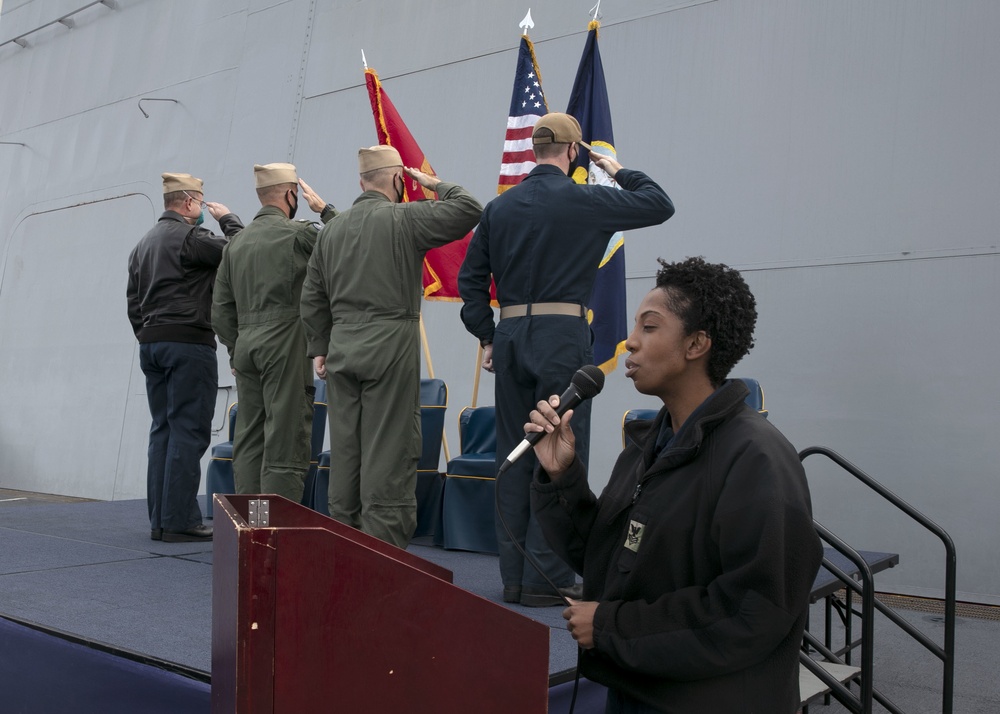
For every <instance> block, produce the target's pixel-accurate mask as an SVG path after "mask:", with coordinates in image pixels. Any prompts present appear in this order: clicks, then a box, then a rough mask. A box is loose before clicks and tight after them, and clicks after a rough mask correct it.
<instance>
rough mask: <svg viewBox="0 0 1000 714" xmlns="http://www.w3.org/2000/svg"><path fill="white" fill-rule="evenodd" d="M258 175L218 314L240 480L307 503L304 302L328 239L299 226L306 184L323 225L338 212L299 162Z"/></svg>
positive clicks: (225, 262)
mask: <svg viewBox="0 0 1000 714" xmlns="http://www.w3.org/2000/svg"><path fill="white" fill-rule="evenodd" d="M253 170H254V180H255V183H256V186H257V197H258V198H259V199H260V203H261V206H262V208H261V209H260V211H258V213H257V215H256V216H254V219H253V221H251V222H250V225H248V226H247V227H246V228H245V229H243V230H242V231H240V233H239V234H238V235H237V236H236V237H235V238H234V239H233V240H232V242H231V243H230V244H229V245H228V246H226V250H225V251H224V253H223V255H222V264H221V265H220V266H219V275H218V278H217V279H216V283H215V295H214V300H213V306H212V323H213V325H214V327H215V331H216V332H217V333H218V335H219V339H220V340H221V341H222V343H223V344H224V345H225V346H226V347H227V348H228V349H229V361H230V364H231V366H232V369H233V373H234V374H235V375H236V389H237V391H238V393H239V405H240V406H239V416H238V417H237V419H236V434H235V437H234V439H233V476H234V477H235V480H236V491H237V493H276V494H278V495H280V496H284V497H285V498H288V499H290V500H292V501H295V502H299V501H300V500H301V499H302V488H303V484H304V483H305V477H306V474H307V473H308V471H309V456H310V440H311V434H312V412H313V399H314V395H315V391H316V390H315V388H314V386H313V377H312V366H311V364H310V361H309V357H308V355H306V338H305V333H304V331H303V329H302V320H301V319H300V317H299V300H300V298H301V295H302V281H303V279H304V278H305V274H306V264H307V263H308V261H309V256H311V255H312V252H313V248H314V247H315V246H316V236H317V234H318V233H319V228H318V227H317V225H316V224H315V223H313V222H311V221H295V220H292V219H293V218H294V217H295V213H296V210H297V209H298V207H299V198H298V195H299V186H300V185H301V187H302V195H303V196H304V197H305V199H306V203H308V204H309V208H311V209H312V210H313V211H315V212H317V213H319V214H320V218H321V220H322V221H323V222H324V223H326V222H328V221H330V220H331V219H332V218H334V217H335V216H336V215H337V210H336V209H335V208H334V207H333V206H332V205H330V204H328V203H326V202H325V201H324V200H323V199H322V198H320V197H319V196H318V195H317V194H316V193H315V191H313V190H312V189H311V188H310V187H309V185H308V184H307V183H306V182H305V181H300V180H299V178H298V176H297V174H296V172H295V167H294V166H293V165H292V164H283V163H279V164H266V165H263V166H261V165H260V164H257V165H255V166H254V167H253Z"/></svg>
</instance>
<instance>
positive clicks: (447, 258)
mask: <svg viewBox="0 0 1000 714" xmlns="http://www.w3.org/2000/svg"><path fill="white" fill-rule="evenodd" d="M365 84H366V85H367V86H368V98H369V99H370V100H371V103H372V114H373V115H374V117H375V130H376V132H378V143H379V144H386V145H388V146H392V147H394V148H395V149H396V151H398V152H399V155H400V156H401V157H402V159H403V165H404V166H411V167H415V168H419V169H420V170H421V171H423V172H424V173H426V174H430V175H432V176H437V174H435V173H434V169H432V168H431V165H430V164H429V163H428V162H427V158H426V157H425V156H424V152H423V151H421V150H420V147H419V146H418V145H417V142H416V140H415V139H414V138H413V135H412V134H410V130H409V129H407V128H406V124H404V123H403V120H402V119H401V118H400V116H399V113H398V112H397V111H396V107H394V106H393V104H392V102H391V101H389V97H388V95H386V93H385V90H384V89H383V88H382V83H381V82H379V79H378V74H377V73H376V72H375V70H373V69H365ZM403 183H404V184H405V185H406V194H405V195H404V196H403V200H404V201H421V200H423V199H426V198H435V197H436V194H435V193H434V192H433V191H428V190H426V189H425V188H424V187H423V186H421V185H420V184H419V183H417V182H416V181H412V180H410V179H409V178H407V180H406V181H404V182H403ZM471 239H472V232H471V231H470V232H469V234H468V235H467V236H465V237H464V238H462V239H461V240H457V241H455V242H454V243H449V244H448V245H445V246H442V247H440V248H435V249H434V250H431V251H428V252H427V254H426V255H425V256H424V277H423V283H424V299H426V300H461V298H460V297H459V295H458V284H457V281H458V269H459V268H460V267H461V265H462V261H463V260H465V251H466V250H467V249H468V247H469V241H470V240H471Z"/></svg>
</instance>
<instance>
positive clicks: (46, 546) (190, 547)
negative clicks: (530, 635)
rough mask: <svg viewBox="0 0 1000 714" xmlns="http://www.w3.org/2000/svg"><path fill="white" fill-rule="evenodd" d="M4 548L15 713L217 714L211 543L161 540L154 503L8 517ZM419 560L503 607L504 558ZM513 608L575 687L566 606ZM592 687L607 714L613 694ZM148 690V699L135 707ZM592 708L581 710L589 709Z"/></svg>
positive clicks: (66, 506) (74, 506) (2, 576)
mask: <svg viewBox="0 0 1000 714" xmlns="http://www.w3.org/2000/svg"><path fill="white" fill-rule="evenodd" d="M0 539H2V547H0V616H3V617H4V618H6V619H2V620H0V630H2V632H0V643H2V644H0V689H2V690H3V691H4V700H5V704H4V711H5V712H6V711H11V712H25V713H26V714H27V713H29V712H50V711H60V712H70V711H81V712H83V711H101V712H111V711H122V712H125V711H129V712H136V711H143V712H145V711H149V712H160V711H163V712H167V711H186V712H205V713H206V714H207V712H208V711H209V696H210V689H209V684H208V682H209V681H210V676H211V673H210V670H211V631H212V628H211V619H212V611H211V607H212V582H211V578H212V567H211V566H212V545H211V543H204V544H203V543H194V544H192V543H163V542H160V541H153V540H150V538H149V528H148V521H147V518H146V504H145V502H144V501H115V502H77V503H57V504H44V505H33V506H31V507H25V508H7V509H3V511H2V521H0ZM410 551H411V552H412V553H414V554H415V555H418V556H419V557H422V558H425V559H427V560H429V561H432V562H434V563H437V564H439V565H441V566H442V567H445V568H448V569H449V570H451V571H452V572H453V573H454V583H455V585H457V586H459V587H462V588H464V589H466V590H469V591H470V592H473V593H475V594H477V595H479V596H481V597H484V598H487V599H490V600H493V601H495V602H501V593H502V587H501V583H500V578H499V572H498V567H497V560H496V557H495V556H491V555H482V554H477V553H464V552H457V551H445V550H442V549H440V548H435V547H432V546H430V545H417V544H414V545H411V546H410ZM507 607H509V608H511V609H513V610H516V611H518V612H520V613H521V614H523V615H525V616H527V617H530V618H532V619H535V620H537V621H539V622H542V623H543V624H545V625H547V626H548V627H549V628H550V629H549V631H550V660H549V671H550V676H551V677H552V678H553V681H559V680H560V679H564V678H565V673H566V672H567V671H569V670H572V669H574V668H575V666H576V646H575V643H574V642H573V640H572V638H571V637H570V636H569V633H568V632H567V631H566V629H565V622H564V621H563V619H562V617H561V611H562V608H559V607H552V608H542V609H531V608H524V607H521V606H519V605H508V606H507ZM484 646H485V644H484ZM566 689H567V688H566V687H565V686H562V687H556V688H554V689H553V694H552V700H551V701H550V709H549V710H550V711H552V712H557V711H565V710H566V709H567V708H568V693H567V692H566ZM63 690H65V691H63ZM582 690H583V694H582V696H583V697H585V698H586V699H593V701H594V703H595V706H597V708H596V709H592V710H593V711H602V709H603V692H602V689H601V688H600V687H598V686H597V685H593V684H590V683H585V685H584V687H583V688H582ZM130 692H134V694H135V696H136V697H139V699H138V700H136V699H132V698H130V697H131V696H132V695H131V694H130ZM144 692H146V693H149V697H148V701H146V702H145V704H144V705H143V707H136V706H134V704H135V702H136V701H141V700H143V698H145V697H147V695H146V694H144ZM154 692H155V693H159V694H157V695H156V696H157V697H158V699H156V701H157V702H162V707H163V708H157V707H159V706H161V705H160V704H157V705H156V706H154V704H153V698H152V697H153V693H154ZM581 704H582V703H581V702H578V703H577V711H578V712H581V711H588V710H589V709H588V708H586V707H581Z"/></svg>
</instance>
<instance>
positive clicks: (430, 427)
mask: <svg viewBox="0 0 1000 714" xmlns="http://www.w3.org/2000/svg"><path fill="white" fill-rule="evenodd" d="M447 408H448V386H447V385H446V384H445V383H444V380H441V379H421V380H420V439H421V447H420V461H418V462H417V494H416V495H417V530H416V531H414V533H413V537H414V538H418V537H420V536H434V538H435V539H437V538H438V537H439V535H440V532H441V497H442V493H443V492H444V476H443V474H442V473H441V470H440V465H441V442H442V440H443V438H444V413H445V410H446V409H447Z"/></svg>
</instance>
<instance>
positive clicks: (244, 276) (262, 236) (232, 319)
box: [212, 206, 337, 360]
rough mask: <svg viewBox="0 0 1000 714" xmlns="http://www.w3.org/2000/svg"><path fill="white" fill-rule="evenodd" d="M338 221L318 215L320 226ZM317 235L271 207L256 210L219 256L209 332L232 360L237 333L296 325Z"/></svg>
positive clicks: (332, 214)
mask: <svg viewBox="0 0 1000 714" xmlns="http://www.w3.org/2000/svg"><path fill="white" fill-rule="evenodd" d="M336 215H337V211H336V209H334V208H333V207H332V206H330V207H328V208H327V209H326V210H324V211H323V213H322V215H321V219H322V220H323V222H324V223H326V222H328V221H330V220H331V219H332V218H334V217H335V216H336ZM318 233H319V229H318V227H317V226H316V224H315V223H312V222H311V221H293V220H291V219H289V218H287V217H286V216H285V214H284V213H282V211H281V210H280V209H278V208H276V207H274V206H264V207H263V208H261V209H260V211H259V212H258V213H257V215H256V216H254V219H253V221H251V223H250V225H248V226H247V227H246V228H244V229H243V230H242V231H240V232H239V233H237V234H236V236H234V237H233V239H232V240H231V241H230V242H229V245H227V246H226V248H225V250H224V251H223V253H222V262H221V263H220V265H219V271H218V277H217V278H216V281H215V293H214V297H213V305H212V327H213V328H214V329H215V332H216V334H217V335H218V336H219V340H220V341H221V342H222V344H224V345H225V346H226V348H227V349H228V350H229V358H230V360H232V357H233V351H234V350H235V348H236V340H237V339H238V337H239V334H240V328H241V327H249V326H253V325H269V324H277V323H295V322H297V321H298V320H299V299H300V297H301V294H302V281H303V279H304V278H305V274H306V264H307V263H308V262H309V256H310V255H312V252H313V248H314V247H315V246H316V235H317V234H318Z"/></svg>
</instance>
